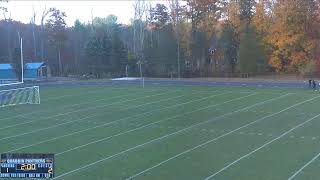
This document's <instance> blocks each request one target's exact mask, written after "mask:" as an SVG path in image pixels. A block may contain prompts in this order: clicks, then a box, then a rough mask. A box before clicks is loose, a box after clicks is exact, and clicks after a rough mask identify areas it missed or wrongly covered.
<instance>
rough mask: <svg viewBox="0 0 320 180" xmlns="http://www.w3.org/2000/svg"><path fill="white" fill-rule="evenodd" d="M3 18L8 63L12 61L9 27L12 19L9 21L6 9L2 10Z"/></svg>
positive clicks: (9, 13) (9, 16)
mask: <svg viewBox="0 0 320 180" xmlns="http://www.w3.org/2000/svg"><path fill="white" fill-rule="evenodd" d="M3 18H4V21H5V22H6V24H7V26H6V27H7V49H8V60H9V62H12V61H13V58H12V49H11V25H12V19H11V12H10V11H8V9H7V8H3Z"/></svg>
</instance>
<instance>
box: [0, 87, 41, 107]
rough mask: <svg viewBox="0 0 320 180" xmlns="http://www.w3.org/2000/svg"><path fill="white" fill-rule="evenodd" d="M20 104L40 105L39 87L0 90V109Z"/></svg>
mask: <svg viewBox="0 0 320 180" xmlns="http://www.w3.org/2000/svg"><path fill="white" fill-rule="evenodd" d="M20 104H40V90H39V86H31V87H20V88H10V89H2V90H0V107H6V106H14V105H20Z"/></svg>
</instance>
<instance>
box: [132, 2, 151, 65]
mask: <svg viewBox="0 0 320 180" xmlns="http://www.w3.org/2000/svg"><path fill="white" fill-rule="evenodd" d="M147 8H148V7H147V3H146V1H145V0H136V1H135V2H134V22H133V52H134V53H135V55H136V56H137V57H138V59H139V60H143V58H144V57H143V45H144V35H145V34H144V33H145V32H144V31H145V28H144V22H143V17H144V16H145V13H146V11H147Z"/></svg>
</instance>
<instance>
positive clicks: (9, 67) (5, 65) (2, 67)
mask: <svg viewBox="0 0 320 180" xmlns="http://www.w3.org/2000/svg"><path fill="white" fill-rule="evenodd" d="M0 69H2V70H5V69H13V68H12V66H11V64H0Z"/></svg>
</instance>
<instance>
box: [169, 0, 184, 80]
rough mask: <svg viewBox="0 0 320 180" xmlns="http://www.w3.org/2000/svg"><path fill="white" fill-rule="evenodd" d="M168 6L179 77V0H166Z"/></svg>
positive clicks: (179, 75)
mask: <svg viewBox="0 0 320 180" xmlns="http://www.w3.org/2000/svg"><path fill="white" fill-rule="evenodd" d="M168 1H169V7H170V9H171V16H172V22H173V23H172V24H173V26H174V30H175V34H176V38H177V66H178V68H177V70H178V78H179V79H180V77H181V72H180V23H181V7H180V4H179V0H168Z"/></svg>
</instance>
